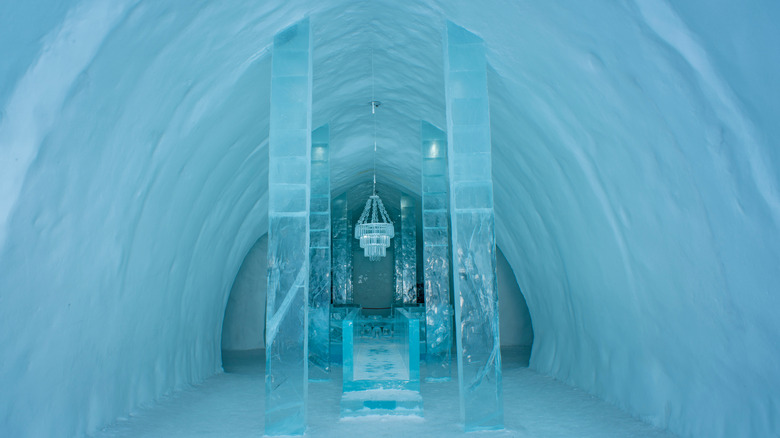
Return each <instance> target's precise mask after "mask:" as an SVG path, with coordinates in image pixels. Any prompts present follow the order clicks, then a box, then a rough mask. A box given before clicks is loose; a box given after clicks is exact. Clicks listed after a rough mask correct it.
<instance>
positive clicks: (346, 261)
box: [333, 193, 352, 304]
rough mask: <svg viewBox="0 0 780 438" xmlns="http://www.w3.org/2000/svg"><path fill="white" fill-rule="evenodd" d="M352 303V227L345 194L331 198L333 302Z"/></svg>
mask: <svg viewBox="0 0 780 438" xmlns="http://www.w3.org/2000/svg"><path fill="white" fill-rule="evenodd" d="M350 303H352V227H351V225H350V223H349V209H348V205H347V194H346V193H344V194H343V195H340V196H337V197H335V198H334V199H333V304H350Z"/></svg>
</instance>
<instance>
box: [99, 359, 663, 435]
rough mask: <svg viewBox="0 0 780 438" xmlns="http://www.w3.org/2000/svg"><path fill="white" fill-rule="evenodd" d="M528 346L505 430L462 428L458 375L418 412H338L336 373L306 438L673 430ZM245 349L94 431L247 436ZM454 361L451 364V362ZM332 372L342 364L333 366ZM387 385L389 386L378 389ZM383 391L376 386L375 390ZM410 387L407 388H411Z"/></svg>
mask: <svg viewBox="0 0 780 438" xmlns="http://www.w3.org/2000/svg"><path fill="white" fill-rule="evenodd" d="M528 353H529V352H528V350H527V349H526V350H519V349H512V350H509V352H507V351H506V350H505V353H504V356H505V357H506V360H505V363H504V370H505V372H504V376H503V377H504V396H505V397H507V400H509V399H511V400H512V402H511V403H506V406H505V408H506V430H504V431H498V432H474V433H469V434H464V433H463V431H462V429H463V427H462V425H460V424H458V423H459V421H460V420H459V413H458V397H457V392H458V385H457V382H455V381H453V382H448V383H423V384H422V387H421V389H422V396H423V401H424V403H425V408H424V418H423V419H420V418H419V417H400V418H399V417H396V416H368V417H352V418H345V419H340V418H339V400H340V397H341V379H339V378H337V379H334V380H333V381H331V382H318V383H312V384H310V385H309V397H310V398H311V399H310V400H311V402H310V403H309V412H308V416H309V427H308V429H307V430H306V436H310V437H334V438H336V437H345V436H350V437H369V436H376V437H409V436H419V437H451V436H464V437H465V436H468V437H482V436H484V437H501V438H503V437H518V438H532V437H533V438H536V437H538V438H571V437H575V436H576V437H581V438H596V437H599V438H607V437H614V438H625V437H636V438H640V437H642V438H644V437H648V438H649V437H657V438H661V437H672V436H673V435H672V434H670V433H668V432H664V431H661V430H658V429H654V428H653V427H652V426H649V425H648V424H646V423H643V422H641V421H639V420H637V419H635V418H631V416H629V415H628V414H626V413H625V412H623V411H621V410H619V409H618V408H616V407H614V406H611V405H609V404H608V403H606V402H604V401H603V400H600V399H598V398H595V397H593V396H591V395H588V394H586V393H584V392H582V391H580V390H577V389H575V388H571V387H569V386H566V385H564V384H562V383H560V382H558V381H555V380H554V379H552V378H550V377H546V376H543V375H540V374H538V373H536V372H534V371H533V370H530V369H528V368H527V364H528V362H527V361H528ZM252 354H253V353H251V352H241V353H239V354H237V355H236V354H235V353H233V354H232V355H231V356H230V357H227V358H226V361H225V370H226V371H227V372H228V373H226V374H218V375H216V376H214V377H212V378H210V379H208V380H206V381H205V382H204V383H203V384H201V385H197V386H195V387H193V388H189V389H187V390H184V391H181V392H178V393H175V394H173V395H172V396H171V397H166V398H165V399H164V400H162V401H161V402H160V403H158V404H156V405H154V406H150V407H148V408H145V409H141V410H138V411H136V412H133V413H132V414H131V415H130V417H128V418H124V419H122V420H120V421H119V422H117V423H116V424H114V425H112V426H110V427H107V428H106V429H105V430H102V431H100V432H99V433H97V434H96V435H95V438H120V437H128V438H129V437H134V438H141V437H161V436H166V437H192V436H199V437H236V438H238V437H250V436H259V435H261V434H262V430H263V415H262V412H263V409H264V407H263V403H264V398H263V375H262V366H263V363H262V362H261V361H260V360H258V359H260V358H261V356H255V357H254V358H253V357H252ZM453 368H455V366H454V364H453ZM334 369H335V370H336V371H337V374H334V376H337V375H338V374H340V372H341V369H340V368H334ZM384 391H388V390H384ZM378 392H382V391H378ZM409 392H411V391H409Z"/></svg>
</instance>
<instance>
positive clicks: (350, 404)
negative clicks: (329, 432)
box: [341, 389, 423, 417]
mask: <svg viewBox="0 0 780 438" xmlns="http://www.w3.org/2000/svg"><path fill="white" fill-rule="evenodd" d="M365 415H413V416H417V417H422V416H423V401H422V396H421V395H420V393H419V392H417V391H412V390H406V389H368V390H365V391H350V392H345V393H343V394H342V396H341V416H342V417H360V416H365Z"/></svg>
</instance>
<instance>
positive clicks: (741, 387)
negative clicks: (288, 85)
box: [0, 0, 780, 437]
mask: <svg viewBox="0 0 780 438" xmlns="http://www.w3.org/2000/svg"><path fill="white" fill-rule="evenodd" d="M50 3H51V2H46V1H38V2H5V3H3V4H2V5H1V6H0V36H2V38H0V53H1V54H2V62H0V84H2V85H0V348H2V359H3V362H2V365H0V387H2V388H3V391H2V395H1V396H0V412H1V413H2V414H0V430H2V431H3V432H7V433H6V434H7V435H9V436H25V435H27V436H52V435H63V434H64V435H79V434H83V433H84V432H89V431H94V430H96V429H97V428H99V427H100V426H102V425H104V424H107V423H109V422H111V421H113V420H114V419H115V418H116V417H118V416H120V415H124V414H125V413H127V412H128V411H130V410H131V409H132V408H134V407H136V406H138V405H139V404H141V403H147V402H149V401H151V400H153V399H154V398H156V397H159V396H160V395H161V394H163V393H165V392H167V391H170V390H172V389H175V388H179V387H182V386H183V385H186V384H189V383H192V382H197V381H199V380H202V379H203V378H205V377H207V376H209V375H210V374H212V373H214V372H216V371H218V370H219V366H220V362H219V341H220V336H219V331H220V327H221V321H222V316H223V312H224V306H225V302H226V300H227V294H228V292H229V290H230V284H231V282H232V279H233V277H234V276H235V274H236V272H237V270H238V268H239V266H240V263H241V260H242V258H243V256H244V255H245V254H246V253H247V251H248V250H249V248H250V247H251V245H252V244H253V243H254V241H255V240H256V239H257V238H258V237H259V236H260V235H262V234H264V232H265V228H266V227H267V222H266V218H265V216H266V212H267V206H266V204H267V193H266V187H267V133H268V111H269V108H268V107H269V98H268V95H269V80H270V76H269V72H270V70H269V69H270V56H271V54H270V44H271V41H272V37H273V35H274V34H275V33H276V32H278V31H279V30H281V29H283V28H285V27H286V26H288V25H290V24H292V23H293V22H295V21H297V20H299V19H300V18H302V17H304V16H309V17H310V18H311V22H312V26H313V34H314V47H315V53H314V108H313V113H314V124H315V126H319V125H320V124H322V123H326V122H327V123H330V124H331V132H332V159H333V175H332V182H333V186H334V192H336V193H338V192H343V191H346V190H349V189H350V188H351V187H354V186H355V185H360V184H365V182H366V181H367V180H368V170H369V169H370V168H371V158H370V154H369V151H370V149H369V147H370V143H371V126H370V120H369V115H368V106H367V101H368V100H370V89H371V81H370V53H371V50H373V51H374V61H375V68H374V70H375V88H376V98H377V99H378V100H381V101H383V102H384V105H383V107H382V108H381V109H380V113H379V114H378V122H379V130H378V138H379V142H378V143H379V145H380V149H379V164H378V174H379V179H380V181H382V183H383V184H385V185H386V187H387V188H388V190H389V191H392V190H398V191H400V190H403V191H408V192H412V193H413V194H414V193H416V192H418V190H417V186H418V184H417V183H416V181H417V180H418V178H419V164H418V162H419V159H418V155H417V129H418V126H419V125H418V123H419V120H420V119H425V120H428V121H430V122H432V123H434V124H436V125H438V126H440V127H443V126H444V113H443V102H444V94H443V86H442V72H441V68H442V61H441V56H442V47H441V41H442V40H441V31H442V29H443V25H444V23H445V21H446V20H447V19H450V20H452V21H454V22H456V23H457V24H459V25H461V26H464V27H466V28H468V29H469V30H471V31H473V32H475V33H476V34H478V35H480V36H481V37H482V38H483V39H484V40H485V44H486V47H487V56H488V64H489V67H488V68H489V70H488V80H489V84H488V87H489V92H490V99H491V103H490V110H491V126H492V128H491V129H492V142H493V154H494V163H493V164H494V190H495V200H496V228H497V239H498V243H499V245H501V247H502V249H503V250H504V253H505V255H506V256H507V259H508V260H509V262H510V264H511V265H512V268H513V269H514V271H515V274H516V276H517V280H518V283H519V284H520V286H521V288H522V289H523V291H524V293H525V295H526V298H527V302H528V305H529V309H530V311H531V314H532V318H533V321H534V333H535V343H534V351H533V357H532V364H531V365H532V367H534V368H535V369H537V370H539V371H541V372H544V373H549V374H551V375H553V376H555V377H557V378H559V379H561V380H563V381H566V382H568V383H571V384H573V385H577V386H579V387H581V388H583V389H585V390H587V391H589V392H591V393H594V394H596V395H598V396H600V397H603V398H605V399H607V400H609V401H611V402H613V403H615V404H617V405H619V406H621V407H623V408H624V409H626V410H628V411H629V412H632V413H633V414H634V415H637V416H639V417H641V418H643V419H645V420H646V421H649V422H652V423H654V424H657V425H660V426H665V427H669V428H670V429H671V430H673V431H675V432H677V433H679V434H681V435H684V436H707V437H713V436H714V437H717V436H735V435H749V436H767V435H773V434H775V435H776V434H778V430H779V429H780V425H779V424H780V422H779V421H778V417H777V407H778V406H780V396H779V395H778V394H780V379H779V378H778V376H777V372H776V366H775V365H773V364H777V363H780V351H778V349H777V344H778V338H780V323H778V322H777V321H778V318H776V315H775V313H776V312H775V311H774V309H777V308H778V307H780V306H779V305H780V302H779V300H780V299H779V298H778V294H777V293H776V291H777V286H776V280H777V266H778V261H780V257H779V256H778V253H779V252H780V241H779V240H778V239H779V238H778V233H777V231H778V223H779V222H780V197H778V164H780V157H778V148H777V140H776V139H777V138H778V137H779V135H780V125H778V124H777V122H776V121H777V120H778V115H780V109H779V108H778V103H777V96H778V95H780V93H778V91H780V90H778V87H779V86H778V82H777V81H776V80H775V78H776V77H777V75H778V73H779V72H780V60H779V59H778V57H777V56H776V55H775V54H774V53H775V52H776V46H777V42H778V41H780V34H779V32H780V31H778V28H777V26H776V24H775V23H776V22H777V19H778V18H780V10H779V8H780V5H778V3H777V2H773V1H769V0H766V1H762V0H752V1H746V2H740V3H739V4H737V3H735V2H729V1H727V0H716V1H704V0H690V1H687V2H683V3H680V2H674V3H672V2H668V1H663V0H657V1H656V0H632V1H623V2H613V1H607V0H594V1H591V2H565V3H564V2H532V1H489V2H479V3H477V2H465V1H457V2H443V1H441V2H404V3H398V2H389V1H384V0H381V1H374V2H361V3H356V2H348V1H331V2H318V3H311V2H303V1H286V2H278V3H270V2H266V3H260V4H258V2H248V1H235V2H230V3H224V2H207V1H199V2H197V1H196V2H187V3H186V4H184V3H181V4H179V3H171V2H156V1H143V0H122V1H114V2H102V1H90V0H84V1H73V2H62V3H56V4H50ZM351 196H354V198H355V199H362V196H361V195H359V194H353V195H351ZM507 402H508V403H511V400H510V401H507Z"/></svg>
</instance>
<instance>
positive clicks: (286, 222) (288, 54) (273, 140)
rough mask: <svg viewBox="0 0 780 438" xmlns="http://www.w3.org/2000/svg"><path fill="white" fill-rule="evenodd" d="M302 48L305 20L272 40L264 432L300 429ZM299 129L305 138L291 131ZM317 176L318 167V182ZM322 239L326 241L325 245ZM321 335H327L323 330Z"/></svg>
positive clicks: (305, 145)
mask: <svg viewBox="0 0 780 438" xmlns="http://www.w3.org/2000/svg"><path fill="white" fill-rule="evenodd" d="M309 47H310V34H309V21H308V19H304V20H302V21H300V22H298V23H296V24H295V25H293V26H291V27H289V28H287V29H285V30H283V31H281V32H279V33H278V34H277V35H276V36H275V37H274V52H273V73H272V77H271V95H272V98H271V125H270V143H269V173H268V191H269V207H268V222H269V230H268V304H267V314H266V370H265V371H266V373H265V394H266V403H265V433H266V435H299V434H303V433H304V431H305V430H306V398H307V390H308V363H309V358H308V348H307V346H308V342H307V338H308V329H307V322H308V321H307V320H308V311H309V303H308V301H309V300H308V298H309V296H308V294H309V242H310V236H309V221H310V214H309V213H310V211H309V204H310V190H309V172H310V171H311V162H310V160H311V154H312V150H311V137H310V133H311V90H310V87H311V56H310V53H309ZM301 130H304V132H305V134H306V135H304V136H302V137H301V136H299V135H297V134H298V133H299V131H301ZM322 173H323V172H322V169H318V175H317V177H318V179H320V180H321V174H322ZM312 204H314V203H312ZM325 204H326V205H327V202H326V203H325ZM325 211H326V212H327V207H326V209H325ZM316 212H317V213H320V212H321V211H316ZM328 240H329V239H328ZM328 243H329V242H328V241H327V240H325V242H324V245H328ZM314 250H315V251H317V250H319V248H315V249H314ZM318 258H319V257H318ZM322 274H324V272H322ZM328 318H329V315H328ZM323 332H324V333H325V334H327V329H324V330H323Z"/></svg>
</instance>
